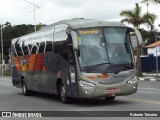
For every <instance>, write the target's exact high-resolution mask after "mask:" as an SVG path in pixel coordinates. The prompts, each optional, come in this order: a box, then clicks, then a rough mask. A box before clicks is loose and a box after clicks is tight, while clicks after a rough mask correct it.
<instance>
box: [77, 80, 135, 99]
mask: <svg viewBox="0 0 160 120" xmlns="http://www.w3.org/2000/svg"><path fill="white" fill-rule="evenodd" d="M137 87H138V82H137V81H136V82H134V83H126V81H124V82H122V83H119V84H113V85H111V84H109V85H107V84H99V83H97V84H96V85H95V87H91V86H90V87H81V86H79V98H98V97H107V96H123V95H130V94H133V93H135V92H136V91H137Z"/></svg>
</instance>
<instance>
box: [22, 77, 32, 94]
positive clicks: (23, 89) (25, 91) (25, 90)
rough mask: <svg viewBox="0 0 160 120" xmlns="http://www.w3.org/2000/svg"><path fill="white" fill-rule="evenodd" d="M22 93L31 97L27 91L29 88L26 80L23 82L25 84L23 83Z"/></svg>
mask: <svg viewBox="0 0 160 120" xmlns="http://www.w3.org/2000/svg"><path fill="white" fill-rule="evenodd" d="M22 91H23V94H24V95H25V96H28V95H30V91H29V90H28V89H27V86H26V83H25V81H24V80H23V82H22Z"/></svg>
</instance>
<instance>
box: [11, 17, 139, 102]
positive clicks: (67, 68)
mask: <svg viewBox="0 0 160 120" xmlns="http://www.w3.org/2000/svg"><path fill="white" fill-rule="evenodd" d="M131 33H133V34H131ZM132 38H134V39H132ZM141 41H142V38H141V35H140V33H139V32H138V30H135V29H132V28H130V27H127V26H126V25H124V24H122V23H119V22H107V21H100V20H93V19H84V18H75V19H70V20H63V21H59V22H56V23H54V24H51V25H48V26H45V27H43V28H41V29H40V30H39V31H37V32H34V33H31V34H28V35H24V36H21V37H18V38H14V39H13V40H12V41H11V62H12V84H13V86H15V87H17V88H22V91H23V94H24V95H25V96H28V95H31V94H32V93H33V92H44V93H50V94H55V95H59V97H60V99H61V100H62V102H63V103H69V102H70V101H71V99H72V98H101V97H103V98H105V99H106V100H114V99H115V97H116V96H123V95H130V94H133V93H135V92H136V91H137V78H136V69H135V64H134V61H135V60H134V54H133V48H134V46H135V44H137V46H139V45H140V44H141ZM133 43H134V44H133Z"/></svg>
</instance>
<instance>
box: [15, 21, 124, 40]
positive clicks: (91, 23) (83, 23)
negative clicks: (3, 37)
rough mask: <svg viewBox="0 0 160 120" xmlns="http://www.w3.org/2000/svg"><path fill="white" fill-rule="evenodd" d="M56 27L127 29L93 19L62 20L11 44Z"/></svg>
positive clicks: (117, 23) (116, 24)
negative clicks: (110, 27)
mask: <svg viewBox="0 0 160 120" xmlns="http://www.w3.org/2000/svg"><path fill="white" fill-rule="evenodd" d="M56 25H67V26H68V27H71V28H72V29H80V28H88V27H98V26H113V27H127V26H126V25H124V24H123V23H120V22H108V21H102V20H94V19H85V18H74V19H69V20H62V21H59V22H56V23H53V24H51V25H48V26H45V27H42V28H41V29H40V30H39V31H37V32H33V33H30V34H27V35H24V36H20V37H18V38H14V39H12V42H15V41H17V40H19V39H21V38H25V37H27V36H32V35H35V34H37V33H40V32H42V31H47V30H51V29H53V27H54V26H56Z"/></svg>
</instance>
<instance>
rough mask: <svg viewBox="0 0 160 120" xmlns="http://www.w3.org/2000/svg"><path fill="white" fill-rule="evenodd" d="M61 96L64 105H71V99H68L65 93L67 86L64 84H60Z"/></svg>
mask: <svg viewBox="0 0 160 120" xmlns="http://www.w3.org/2000/svg"><path fill="white" fill-rule="evenodd" d="M59 95H60V99H61V101H62V102H63V103H64V104H69V103H70V102H71V98H69V97H66V91H65V86H64V84H63V83H61V84H60V86H59Z"/></svg>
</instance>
